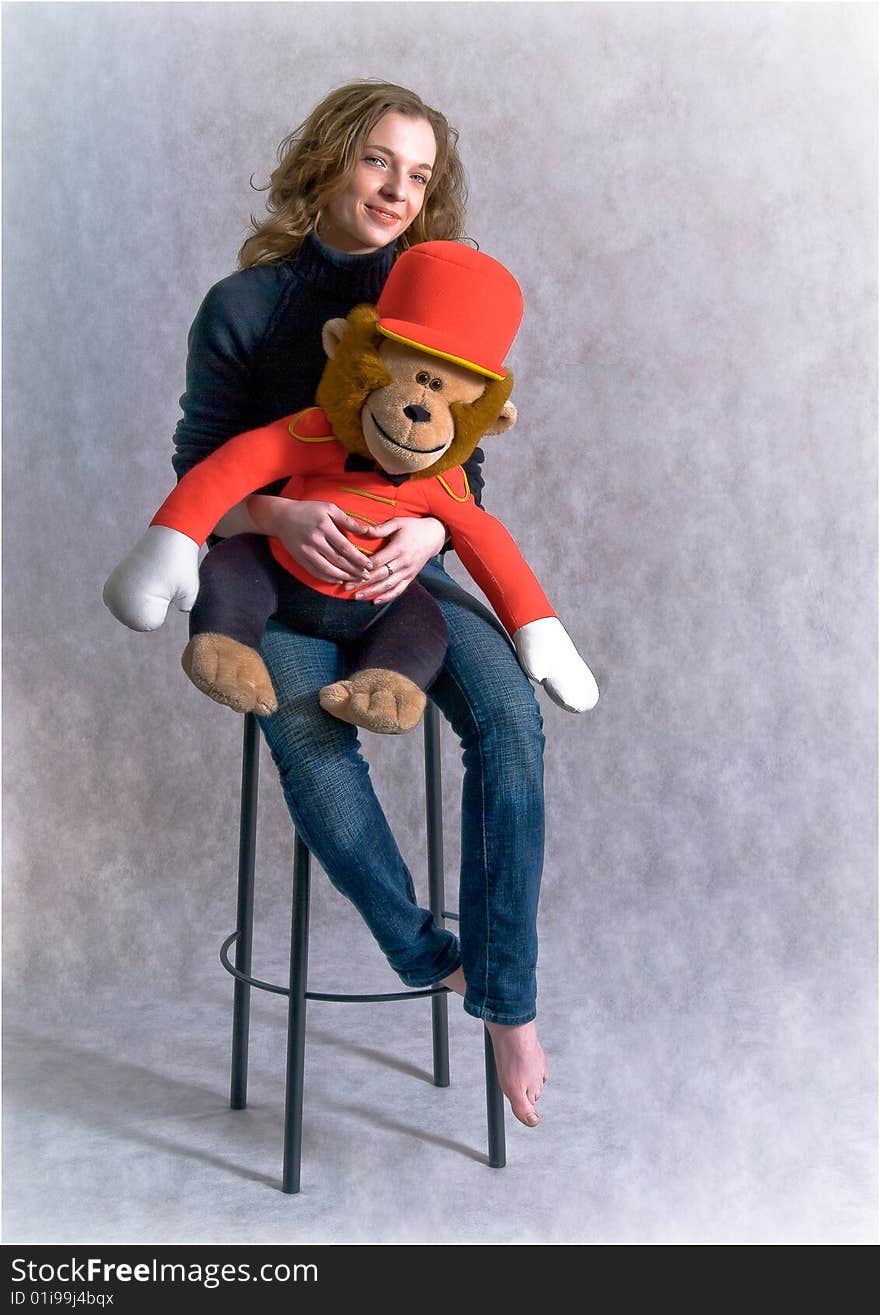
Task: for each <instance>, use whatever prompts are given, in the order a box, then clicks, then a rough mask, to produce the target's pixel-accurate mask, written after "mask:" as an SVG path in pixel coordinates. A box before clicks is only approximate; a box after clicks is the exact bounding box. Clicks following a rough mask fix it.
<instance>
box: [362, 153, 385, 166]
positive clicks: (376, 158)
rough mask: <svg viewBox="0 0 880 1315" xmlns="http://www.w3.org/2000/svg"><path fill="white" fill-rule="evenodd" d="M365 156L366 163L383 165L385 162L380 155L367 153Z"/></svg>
mask: <svg viewBox="0 0 880 1315" xmlns="http://www.w3.org/2000/svg"><path fill="white" fill-rule="evenodd" d="M365 158H366V162H367V164H381V165H383V166H384V164H385V161H384V160H383V159H382V157H381V155H368V156H366V157H365Z"/></svg>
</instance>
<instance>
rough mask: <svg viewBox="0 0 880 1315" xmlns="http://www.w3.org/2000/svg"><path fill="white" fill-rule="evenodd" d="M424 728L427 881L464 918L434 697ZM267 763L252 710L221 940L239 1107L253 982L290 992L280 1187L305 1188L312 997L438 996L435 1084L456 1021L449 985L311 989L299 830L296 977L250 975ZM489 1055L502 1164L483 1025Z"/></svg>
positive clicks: (439, 912)
mask: <svg viewBox="0 0 880 1315" xmlns="http://www.w3.org/2000/svg"><path fill="white" fill-rule="evenodd" d="M424 727H425V732H424V733H425V811H426V819H427V849H428V882H429V899H430V909H431V912H432V913H433V915H434V918H435V921H438V922H439V921H441V920H442V919H444V918H452V919H455V920H457V919H458V915H457V914H455V913H450V912H449V911H448V910H446V909H444V908H443V904H444V902H445V901H444V879H443V816H442V797H441V790H440V718H439V714H438V712H437V709H436V708H435V707H434V705H433V704H432V703H429V704H428V706H427V708H426V710H425V716H424ZM259 766H260V740H259V727H258V725H257V719H256V717H255V716H254V715H253V714H252V713H250V714H248V715H247V716H246V717H245V718H244V745H243V751H242V768H241V825H240V832H239V851H238V911H237V915H236V929H235V931H234V932H233V933H232V935H231V936H227V938H226V940H225V941H224V942H223V944H222V946H221V947H220V962H221V963H222V964H223V967H224V968H225V969H226V970H227V972H230V973H232V975H233V977H234V978H235V988H234V989H235V996H234V1002H233V1014H232V1084H231V1091H230V1102H229V1103H230V1105H231V1107H232V1109H234V1110H243V1109H244V1108H245V1107H246V1106H247V1064H248V1031H249V1024H250V994H251V987H252V986H253V987H257V988H258V989H259V990H261V991H271V992H273V993H274V994H275V995H286V996H287V997H288V1016H287V1086H286V1095H285V1102H284V1167H283V1173H282V1183H281V1190H282V1191H283V1192H288V1193H294V1192H298V1191H299V1189H300V1163H301V1159H302V1116H303V1077H304V1061H305V1040H306V1001H307V1000H337V1001H343V1002H346V1003H348V1002H352V1001H362V1002H370V1003H373V1002H376V1001H380V1000H410V999H413V1000H414V999H416V998H419V997H422V996H430V997H431V1023H432V1035H433V1047H434V1085H435V1086H437V1087H448V1086H449V1023H448V1017H447V1011H446V996H447V995H448V994H449V991H448V988H447V987H445V986H429V987H425V988H424V989H422V990H415V991H414V990H407V991H386V992H383V993H382V994H379V995H340V994H337V993H331V992H326V991H308V990H307V989H306V982H307V978H308V952H309V881H310V874H309V859H310V854H309V851H308V849H307V848H306V846H305V844H304V843H303V841H302V840H301V839H300V837H299V836H298V835H296V834H295V835H294V853H293V906H292V917H291V933H290V984H289V985H288V986H275V985H273V984H272V983H271V982H262V981H260V980H259V979H258V978H256V977H252V976H251V947H252V943H253V928H254V866H255V862H254V860H255V856H256V842H257V787H258V781H259ZM233 944H235V964H234V965H233V964H231V963H230V962H229V950H230V948H231V946H232V945H233ZM483 1043H484V1049H485V1059H486V1114H487V1119H488V1145H489V1155H488V1162H489V1164H490V1166H491V1167H492V1168H493V1169H501V1168H503V1167H504V1165H505V1162H506V1157H505V1142H504V1097H503V1095H502V1092H501V1088H500V1086H499V1085H498V1074H497V1072H496V1069H495V1055H494V1052H493V1050H492V1038H491V1037H490V1035H489V1029H488V1028H487V1027H485V1026H484V1028H483Z"/></svg>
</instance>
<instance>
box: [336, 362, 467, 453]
mask: <svg viewBox="0 0 880 1315" xmlns="http://www.w3.org/2000/svg"><path fill="white" fill-rule="evenodd" d="M379 355H380V356H381V358H382V360H383V361H384V363H385V365H386V366H387V368H388V370H389V373H390V374H391V376H392V380H393V382H392V383H390V384H388V385H387V387H385V388H378V389H376V390H375V392H372V393H371V394H370V396H369V397H368V398H367V402H366V405H365V406H364V408H363V411H362V412H361V425H362V429H363V436H364V440H365V442H366V444H367V447H368V448H369V451H370V455H371V456H372V457H373V459H374V460H375V461H376V462H377V463H378V464H379V465H380V466H381V467H382V469H383V470H387V471H388V473H389V474H390V475H411V474H413V473H414V472H415V471H418V470H426V469H427V468H428V466H433V465H434V463H435V462H436V461H439V459H440V457H442V455H443V453H444V452H446V451H447V449H448V448H449V447H451V445H452V440H453V439H454V437H455V421H454V419H453V416H452V413H451V412H450V410H449V405H450V403H451V402H474V401H476V399H477V398H478V397H480V396H481V395H482V393H483V389H484V388H485V386H486V380H485V379H484V378H483V376H482V375H479V374H476V373H474V371H473V370H466V369H465V368H464V367H463V366H461V365H454V364H453V363H452V362H451V361H444V360H442V358H440V357H439V356H430V355H428V354H427V353H425V352H418V351H416V350H415V349H414V348H412V347H405V346H403V344H402V343H395V342H390V341H386V342H384V343H383V344H382V346H381V347H380V349H379Z"/></svg>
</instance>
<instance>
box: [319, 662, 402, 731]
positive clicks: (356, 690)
mask: <svg viewBox="0 0 880 1315" xmlns="http://www.w3.org/2000/svg"><path fill="white" fill-rule="evenodd" d="M318 700H319V702H320V704H321V707H322V708H323V709H324V711H325V712H329V713H332V715H333V716H334V717H338V718H339V720H340V721H347V722H351V724H352V725H353V726H363V727H364V729H365V730H368V731H376V732H377V733H378V734H379V735H400V734H401V732H402V731H411V730H412V728H413V727H414V726H416V725H418V722H419V718H420V717H421V715H422V713H423V712H424V710H425V703H426V701H427V700H426V699H425V694H424V691H423V690H420V689H419V687H418V685H416V684H415V683H414V682H413V681H411V680H410V678H409V676H402V675H401V674H400V672H399V671H384V670H382V668H380V667H368V668H367V669H366V670H365V671H356V672H355V674H354V675H353V676H352V677H351V678H350V679H349V680H337V681H336V682H335V683H334V684H333V685H325V686H324V688H323V689H322V690H321V691H320V693H319V694H318Z"/></svg>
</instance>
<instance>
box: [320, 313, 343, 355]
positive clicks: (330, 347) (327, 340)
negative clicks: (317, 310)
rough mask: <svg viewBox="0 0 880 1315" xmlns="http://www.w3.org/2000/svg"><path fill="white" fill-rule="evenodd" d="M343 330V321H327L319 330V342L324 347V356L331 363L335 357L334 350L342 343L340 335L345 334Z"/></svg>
mask: <svg viewBox="0 0 880 1315" xmlns="http://www.w3.org/2000/svg"><path fill="white" fill-rule="evenodd" d="M345 329H346V321H345V320H328V321H327V323H326V324H325V325H324V327H323V329H322V330H321V342H322V344H323V347H324V354H325V355H326V356H327V357H328V359H329V360H331V361H332V360H333V357H334V356H335V355H336V348H337V347H338V346H339V344H340V343H341V342H342V335H343V334H344V333H345Z"/></svg>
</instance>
